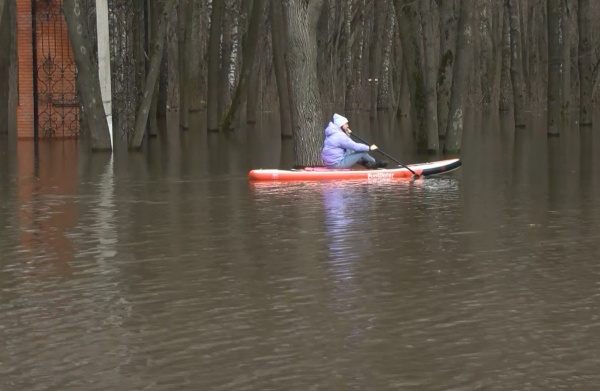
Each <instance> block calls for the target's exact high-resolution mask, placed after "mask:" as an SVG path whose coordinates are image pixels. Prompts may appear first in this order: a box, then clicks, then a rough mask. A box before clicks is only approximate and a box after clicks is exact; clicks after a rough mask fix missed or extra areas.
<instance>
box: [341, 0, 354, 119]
mask: <svg viewBox="0 0 600 391" xmlns="http://www.w3.org/2000/svg"><path fill="white" fill-rule="evenodd" d="M353 2H354V0H342V7H343V8H344V39H345V44H346V45H345V51H344V71H345V72H346V74H345V76H346V90H345V93H344V110H346V111H348V110H349V109H350V106H349V105H350V102H349V99H348V98H349V97H350V95H351V94H352V90H354V86H353V83H354V77H353V76H354V74H353V73H352V64H353V61H352V46H353V36H354V35H353V34H352V14H353V9H352V3H353Z"/></svg>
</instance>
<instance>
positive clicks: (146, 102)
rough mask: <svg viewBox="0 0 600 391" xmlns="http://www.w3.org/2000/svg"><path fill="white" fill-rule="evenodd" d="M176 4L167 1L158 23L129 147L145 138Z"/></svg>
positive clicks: (135, 145)
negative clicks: (166, 39)
mask: <svg viewBox="0 0 600 391" xmlns="http://www.w3.org/2000/svg"><path fill="white" fill-rule="evenodd" d="M176 4H177V0H166V1H165V5H164V9H163V11H162V16H161V19H160V22H159V24H158V30H157V32H156V40H155V41H154V42H153V43H152V50H150V52H151V53H152V57H151V58H150V67H149V69H148V76H147V77H146V85H145V87H144V91H143V93H142V102H141V103H140V107H139V108H138V111H137V114H136V118H135V129H134V132H133V137H132V138H131V142H130V144H129V147H130V148H132V149H139V148H140V147H141V146H142V141H143V140H144V133H145V130H146V123H147V122H148V113H149V112H150V104H151V103H152V96H153V95H154V88H155V87H156V82H157V80H158V74H159V71H160V69H161V61H162V56H163V50H164V45H165V36H166V35H167V24H168V21H169V17H170V16H171V13H172V12H173V8H175V5H176Z"/></svg>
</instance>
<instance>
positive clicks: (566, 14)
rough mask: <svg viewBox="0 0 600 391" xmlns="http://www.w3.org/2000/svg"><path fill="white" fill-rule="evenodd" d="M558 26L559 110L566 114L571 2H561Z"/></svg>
mask: <svg viewBox="0 0 600 391" xmlns="http://www.w3.org/2000/svg"><path fill="white" fill-rule="evenodd" d="M560 26H561V27H560V31H561V35H560V38H561V52H562V63H563V68H562V78H561V81H562V83H561V84H562V86H561V110H562V112H563V113H564V114H567V113H568V112H569V111H570V109H571V0H563V2H562V4H561V18H560Z"/></svg>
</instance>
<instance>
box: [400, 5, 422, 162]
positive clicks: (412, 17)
mask: <svg viewBox="0 0 600 391" xmlns="http://www.w3.org/2000/svg"><path fill="white" fill-rule="evenodd" d="M394 5H395V6H396V15H397V16H398V25H399V27H400V39H401V40H402V54H403V57H404V66H405V67H406V71H407V74H408V89H409V91H410V107H411V114H412V115H411V118H412V119H413V124H414V125H413V126H414V130H415V138H416V140H417V147H418V149H419V150H420V151H426V150H427V147H428V140H427V98H426V95H425V72H424V69H423V64H424V62H423V53H422V44H423V42H422V39H421V25H420V20H421V15H420V10H419V4H418V3H416V2H414V1H413V0H394Z"/></svg>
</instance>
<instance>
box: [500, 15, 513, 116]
mask: <svg viewBox="0 0 600 391" xmlns="http://www.w3.org/2000/svg"><path fill="white" fill-rule="evenodd" d="M504 4H505V5H504V6H503V10H504V11H506V12H504V16H503V18H502V19H503V21H504V23H503V24H502V49H501V53H502V59H501V66H500V102H499V104H498V109H499V110H500V111H508V110H510V103H511V98H512V96H513V93H512V83H511V81H510V63H511V61H510V28H509V25H510V24H509V16H508V12H507V10H506V3H504Z"/></svg>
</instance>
